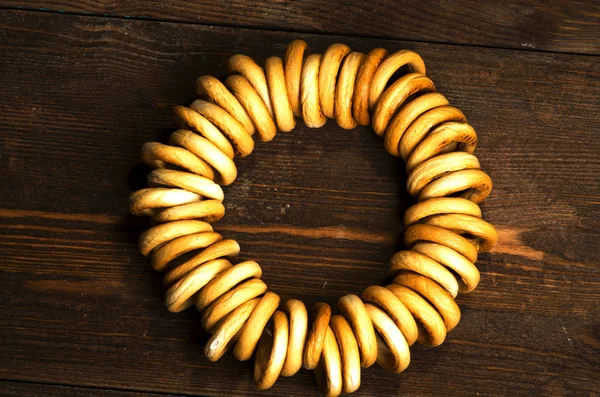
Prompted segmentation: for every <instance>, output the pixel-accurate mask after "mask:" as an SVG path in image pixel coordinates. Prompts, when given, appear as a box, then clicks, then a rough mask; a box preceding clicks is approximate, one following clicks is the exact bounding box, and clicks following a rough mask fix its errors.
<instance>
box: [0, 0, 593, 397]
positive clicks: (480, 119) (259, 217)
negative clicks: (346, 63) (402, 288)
mask: <svg viewBox="0 0 600 397" xmlns="http://www.w3.org/2000/svg"><path fill="white" fill-rule="evenodd" d="M0 15H1V20H2V21H3V23H2V25H1V29H2V30H1V31H0V37H2V46H0V70H1V71H2V73H0V79H1V80H0V84H1V86H2V87H3V95H2V96H1V97H0V131H2V134H0V167H1V169H2V170H3V172H2V173H0V185H1V186H3V189H0V203H1V204H0V208H1V210H0V225H1V226H0V233H1V234H2V237H1V238H0V246H1V252H2V255H1V256H0V272H1V275H0V289H1V290H2V291H3V295H2V296H3V300H2V303H0V357H2V358H3V359H2V360H0V378H2V379H6V380H20V381H32V382H42V383H61V384H71V385H76V386H82V387H99V388H101V387H109V388H113V389H134V390H140V391H151V392H164V393H173V394H180V393H184V394H189V395H198V394H205V395H228V396H241V395H265V396H269V395H271V396H280V395H291V394H293V395H297V396H309V395H311V396H312V395H317V394H316V391H315V390H316V389H315V388H314V385H313V380H312V377H311V375H310V374H309V373H308V372H307V371H302V372H301V373H300V374H298V375H296V376H294V377H293V378H290V379H280V380H279V381H278V382H277V384H276V386H275V387H274V388H273V389H272V390H270V391H267V392H258V391H257V390H255V388H254V386H253V385H252V377H251V364H250V363H240V362H237V361H236V360H234V359H233V357H232V356H231V355H226V356H225V357H224V358H223V359H222V360H221V361H220V362H218V363H209V362H208V361H207V360H206V359H205V358H204V357H203V356H202V352H201V347H202V343H203V342H204V341H205V340H206V339H207V335H206V334H205V333H204V332H202V331H201V329H200V326H199V315H198V313H197V312H195V311H192V310H190V311H187V312H185V313H182V314H170V313H168V312H167V311H166V309H165V308H164V307H163V305H162V301H161V294H162V292H163V287H162V285H161V280H160V276H159V275H158V274H156V273H154V272H153V271H152V270H151V269H150V267H149V266H148V263H147V261H146V260H145V258H143V257H141V255H140V254H138V253H137V248H136V239H137V236H138V234H139V233H140V232H141V231H142V230H143V229H144V228H145V226H146V225H147V223H146V221H145V220H143V219H137V218H133V217H131V216H129V215H127V208H126V197H127V195H128V194H129V193H130V192H131V191H132V190H133V189H135V188H137V187H139V186H141V184H142V182H143V177H144V175H145V172H146V170H145V168H144V167H140V166H139V149H140V146H141V144H142V143H143V142H145V141H148V140H153V139H156V138H160V139H163V140H164V138H165V137H166V136H167V134H168V133H169V131H171V130H172V127H171V124H170V121H169V117H168V115H167V114H166V113H165V112H163V111H162V110H161V109H163V108H165V107H166V106H168V105H171V104H178V103H188V102H189V101H191V100H192V99H193V90H192V84H193V82H194V80H195V78H196V77H197V76H198V75H200V74H205V73H207V74H215V75H217V76H222V75H223V65H224V63H225V61H226V60H227V58H228V57H229V56H230V55H231V54H234V53H238V52H241V53H246V54H248V55H251V56H253V57H255V59H256V60H257V61H259V62H263V61H264V59H265V58H266V57H267V56H270V55H273V54H280V55H282V54H283V53H284V50H285V46H286V44H287V43H288V42H289V41H290V40H292V39H293V38H297V37H302V38H304V39H305V40H307V41H308V42H309V44H310V45H311V48H312V49H313V50H314V51H323V50H324V49H325V48H326V47H327V46H328V45H329V44H331V43H333V42H335V41H343V42H345V43H347V44H348V45H350V46H351V47H352V48H354V49H358V50H362V51H366V50H368V49H370V48H373V47H375V46H381V45H382V44H385V45H386V47H387V48H388V49H389V50H392V51H393V50H397V49H400V48H410V49H414V50H416V51H418V52H419V53H421V54H422V56H423V58H424V59H425V61H426V63H427V66H428V74H429V75H430V76H431V77H432V79H433V80H434V81H435V82H436V85H437V87H438V89H439V91H440V92H443V93H445V94H446V95H447V96H448V97H449V99H450V100H451V102H452V103H453V104H456V106H458V107H459V108H461V109H462V110H464V111H465V113H466V115H467V117H469V120H470V122H471V123H472V124H473V125H474V126H475V128H476V129H477V131H478V133H479V137H480V147H479V148H478V150H477V153H478V155H479V157H480V159H481V162H482V164H483V166H484V168H485V169H486V170H487V171H488V172H489V173H490V175H491V176H492V178H493V179H494V183H495V189H494V192H493V194H492V196H491V197H490V199H489V200H488V201H487V202H486V203H485V204H484V205H483V210H484V213H485V216H486V219H488V220H489V221H491V222H492V223H493V224H495V225H496V226H497V227H498V229H499V231H500V234H501V240H500V243H499V245H498V246H497V248H496V252H494V253H492V254H484V255H481V258H480V261H479V263H478V264H479V267H480V269H481V270H482V282H481V285H480V287H479V289H478V290H477V291H476V292H475V293H473V294H471V295H467V296H461V297H460V299H459V304H460V305H461V307H462V310H463V319H462V322H461V324H460V325H459V326H458V327H457V329H456V330H455V331H453V332H452V333H451V334H450V335H449V339H448V341H447V343H445V344H444V345H442V346H441V347H439V348H436V349H427V348H421V347H416V348H415V349H414V350H413V359H412V364H411V366H410V367H409V369H408V370H407V371H406V372H404V373H403V374H400V375H390V374H386V373H384V372H383V371H382V370H381V369H379V368H376V367H373V368H370V369H367V370H365V374H364V375H363V386H362V387H361V389H360V390H359V392H358V393H357V394H356V395H358V396H361V395H380V396H398V395H407V396H408V395H414V394H418V395H431V396H441V395H473V394H475V393H480V394H483V395H507V394H511V395H523V396H525V395H533V394H546V395H548V394H551V395H562V394H584V393H585V394H589V395H593V393H595V392H597V391H598V390H599V389H600V380H599V379H598V377H597V374H598V371H599V370H600V360H599V357H600V356H599V355H598V349H599V348H600V341H599V338H600V329H599V326H600V324H599V323H598V318H600V317H599V315H600V306H599V303H598V302H599V298H600V288H599V287H600V269H599V268H598V265H597V259H598V258H599V257H600V247H599V246H598V244H597V242H598V230H600V221H599V219H600V206H599V205H598V204H599V203H600V198H599V191H600V190H599V175H600V160H599V158H598V153H600V143H599V141H598V139H597V137H598V134H599V133H600V131H599V125H598V118H597V115H598V107H599V103H598V98H599V94H600V67H599V65H598V62H597V61H596V58H594V57H589V56H574V55H561V54H548V53H538V52H523V51H510V50H497V49H486V48H476V47H464V46H449V45H433V44H424V43H407V42H401V41H387V42H385V43H382V42H381V40H373V39H358V38H341V37H327V36H320V35H308V34H306V35H299V34H290V33H283V32H270V31H259V30H244V29H239V28H215V27H205V26H195V25H182V24H173V23H158V22H143V21H134V20H122V19H114V18H113V19H111V18H94V17H81V16H73V15H57V14H50V13H30V12H19V11H4V12H1V13H0ZM237 164H238V165H239V169H240V176H239V179H238V180H237V181H236V183H234V184H233V185H232V186H231V187H229V188H227V189H226V202H225V203H226V207H227V214H226V217H225V218H224V219H223V220H222V221H221V222H219V223H218V224H217V225H216V229H217V231H222V232H223V233H224V235H226V236H227V237H233V238H236V239H238V240H239V241H240V244H241V246H242V250H243V251H242V255H241V256H240V258H242V259H245V258H253V259H256V260H257V261H258V262H259V263H261V265H262V266H263V269H264V274H265V275H264V279H265V280H266V282H267V283H268V284H269V285H270V286H271V287H272V288H273V290H274V291H275V292H277V293H279V294H280V295H281V296H282V297H284V298H287V297H297V298H300V299H303V300H304V301H305V302H306V303H308V304H311V303H314V302H316V301H319V300H322V301H325V302H329V303H331V304H335V302H336V300H337V298H339V297H340V296H341V295H342V294H345V293H350V292H354V293H358V292H360V291H361V290H362V289H363V288H364V287H366V286H368V285H370V284H373V283H377V284H380V283H382V282H384V280H386V279H388V280H389V274H388V272H387V262H388V260H389V258H390V256H391V254H392V253H393V252H394V250H395V249H397V248H398V247H399V246H401V244H400V243H399V241H400V239H399V238H400V236H401V233H402V227H401V218H400V217H401V214H402V212H403V211H404V209H405V208H406V207H407V206H408V205H410V203H411V200H410V199H409V198H408V197H407V194H406V193H405V190H404V182H405V177H404V171H403V164H402V163H401V162H400V161H397V160H395V159H392V158H390V156H388V155H387V154H386V153H385V151H384V149H383V147H382V145H381V141H380V139H379V138H377V137H376V136H375V135H374V134H373V133H372V132H370V131H369V129H366V128H359V129H356V130H354V131H351V132H347V131H343V130H341V129H339V128H338V127H336V126H335V124H334V123H333V122H331V121H329V122H328V123H327V125H326V126H325V127H324V128H322V129H320V130H310V129H308V128H306V127H304V126H301V125H300V126H298V127H297V128H296V130H295V131H294V132H293V133H288V134H280V135H279V136H278V137H277V138H276V139H275V140H274V141H273V142H271V143H269V144H257V147H256V151H255V153H254V154H253V155H252V156H249V157H247V158H245V159H241V160H238V161H237Z"/></svg>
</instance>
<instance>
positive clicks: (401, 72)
mask: <svg viewBox="0 0 600 397" xmlns="http://www.w3.org/2000/svg"><path fill="white" fill-rule="evenodd" d="M409 73H413V70H412V69H411V68H410V66H408V65H404V66H402V67H400V68H399V69H397V70H396V71H395V72H394V73H393V74H392V75H391V76H390V79H389V80H388V82H387V84H386V85H385V89H384V92H385V90H387V89H388V88H389V86H391V85H392V84H394V83H395V82H396V81H397V80H398V79H400V78H401V77H403V76H406V75H407V74H409Z"/></svg>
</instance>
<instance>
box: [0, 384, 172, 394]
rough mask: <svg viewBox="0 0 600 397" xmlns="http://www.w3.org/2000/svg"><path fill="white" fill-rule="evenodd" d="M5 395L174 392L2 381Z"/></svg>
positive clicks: (2, 389) (1, 386)
mask: <svg viewBox="0 0 600 397" xmlns="http://www.w3.org/2000/svg"><path fill="white" fill-rule="evenodd" d="M0 393H1V394H2V396H3V397H65V396H69V397H157V396H162V397H172V396H173V395H172V394H164V393H161V394H154V393H140V392H135V391H123V390H108V389H93V388H84V387H74V386H64V385H48V384H43V383H28V382H7V381H0Z"/></svg>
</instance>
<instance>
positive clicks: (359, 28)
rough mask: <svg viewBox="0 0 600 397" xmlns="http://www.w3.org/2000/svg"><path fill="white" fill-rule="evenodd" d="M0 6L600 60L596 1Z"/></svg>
mask: <svg viewBox="0 0 600 397" xmlns="http://www.w3.org/2000/svg"><path fill="white" fill-rule="evenodd" d="M0 4H3V5H4V6H5V7H8V8H14V9H26V10H41V11H57V12H63V13H65V12H66V13H75V14H88V15H89V14H93V15H99V16H106V17H121V18H136V19H146V20H161V21H180V22H189V23H202V24H213V25H221V26H237V27H252V28H259V29H265V28H268V29H278V30H286V31H292V32H304V33H328V34H342V35H350V36H361V37H379V38H390V39H401V40H412V41H428V42H435V43H454V44H476V45H481V46H491V47H501V48H519V49H529V50H538V51H539V50H542V51H556V52H572V53H582V54H596V55H600V40H599V39H598V38H599V37H600V3H599V2H598V1H596V0H552V1H547V0H507V1H481V0H460V1H455V0H436V1H432V0H428V1H423V0H404V1H397V0H379V1H348V0H328V1H322V0H303V1H290V0H277V1H273V0H256V1H254V0H253V1H247V0H197V1H188V0H102V1H92V0H88V1H81V0H2V1H0Z"/></svg>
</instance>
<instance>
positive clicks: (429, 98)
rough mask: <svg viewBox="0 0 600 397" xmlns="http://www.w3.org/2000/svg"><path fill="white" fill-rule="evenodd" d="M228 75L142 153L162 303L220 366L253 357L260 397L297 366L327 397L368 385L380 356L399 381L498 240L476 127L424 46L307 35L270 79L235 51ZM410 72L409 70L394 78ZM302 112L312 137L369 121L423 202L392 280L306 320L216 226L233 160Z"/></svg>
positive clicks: (147, 249)
mask: <svg viewBox="0 0 600 397" xmlns="http://www.w3.org/2000/svg"><path fill="white" fill-rule="evenodd" d="M228 69H229V73H230V75H229V77H227V78H226V79H225V80H224V81H220V80H218V79H216V78H214V77H212V76H202V77H200V78H198V80H197V87H196V88H197V93H198V95H199V98H200V99H197V100H196V101H194V102H192V104H191V105H189V107H184V106H175V107H174V108H173V119H174V121H175V124H176V125H177V127H178V129H177V130H176V131H175V132H173V134H171V136H170V138H169V142H168V144H162V143H158V142H149V143H146V144H145V145H144V146H143V147H142V159H143V161H144V162H145V163H146V164H147V165H149V166H150V167H152V168H154V170H153V171H152V172H151V173H150V174H149V175H148V186H149V187H148V188H147V189H141V190H138V191H136V192H134V193H133V194H132V195H131V196H130V210H131V213H132V214H134V215H140V216H149V217H151V218H152V220H153V221H154V224H155V226H153V227H152V228H150V229H149V230H147V231H146V232H144V233H143V234H142V235H141V237H140V240H139V248H140V252H141V253H142V254H143V255H145V256H148V257H150V262H151V264H152V267H153V268H154V269H156V270H158V271H163V272H165V276H164V284H165V286H166V288H167V292H166V295H165V304H166V306H167V308H168V309H169V310H170V311H172V312H179V311H182V310H185V309H187V308H189V307H190V306H196V308H197V309H198V310H199V311H200V312H201V313H202V317H201V322H202V326H203V328H204V329H205V330H206V331H207V332H209V333H210V335H211V336H210V338H209V340H208V342H207V343H206V346H205V347H204V352H205V354H206V356H207V357H208V359H209V360H211V361H216V360H218V359H219V358H221V357H222V356H223V354H224V353H225V352H226V351H227V350H232V351H233V354H234V356H235V357H236V358H237V359H239V360H241V361H245V360H249V359H250V358H251V357H252V356H253V355H254V357H255V364H254V382H255V384H256V386H257V387H258V388H259V389H267V388H270V387H271V386H273V384H274V383H275V381H276V380H277V378H278V377H279V376H292V375H294V374H295V373H296V372H298V371H299V370H300V368H301V367H304V368H305V369H309V370H314V373H315V377H316V380H317V383H318V384H319V386H320V388H321V390H322V391H323V393H324V394H326V395H327V396H337V395H339V394H340V393H342V392H343V393H351V392H353V391H355V390H357V389H358V388H359V387H360V378H361V370H362V368H367V367H369V366H371V365H373V364H374V363H375V362H377V363H378V364H379V365H380V366H381V367H382V368H384V369H385V370H386V371H390V372H395V373H397V372H402V371H404V370H405V369H406V368H407V366H408V365H409V362H410V350H409V346H411V345H412V344H414V343H415V342H419V343H421V344H424V345H427V346H438V345H440V344H441V343H442V342H444V340H445V338H446V334H447V332H449V331H451V330H452V329H453V328H454V327H456V325H457V324H458V322H459V320H460V309H459V307H458V306H457V304H456V302H455V300H454V299H455V298H456V296H457V294H458V293H459V292H460V293H468V292H471V291H473V290H474V289H475V288H476V287H477V284H478V283H479V271H478V269H477V267H476V266H475V262H476V260H477V255H478V253H479V252H481V251H489V250H490V249H491V247H492V246H493V245H494V243H495V242H496V240H497V233H496V230H495V229H494V227H493V226H492V225H490V224H489V223H488V222H486V221H484V220H483V219H482V215H481V209H480V207H479V205H478V204H479V203H480V202H482V201H483V200H484V199H485V198H486V197H487V196H488V195H489V193H490V191H491V189H492V181H491V179H490V177H489V176H488V175H487V174H486V173H485V172H483V171H482V170H481V169H480V165H479V161H478V160H477V158H476V157H475V156H474V155H473V152H474V150H475V147H476V145H477V134H476V133H475V130H474V129H473V127H471V126H470V125H469V124H468V123H467V119H466V117H465V115H464V114H463V113H462V112H461V111H460V110H458V109H457V108H455V107H453V106H451V105H450V103H449V102H448V100H447V99H446V98H445V97H444V96H443V95H442V94H440V93H438V92H436V88H435V85H434V84H433V82H432V81H431V80H430V79H429V78H428V77H426V75H425V64H424V62H423V60H422V59H421V57H420V56H419V55H418V54H416V53H415V52H413V51H406V50H403V51H398V52H396V53H393V54H388V53H387V51H386V50H384V49H382V48H376V49H374V50H372V51H371V52H369V53H368V54H363V53H360V52H352V51H351V49H350V48H349V47H348V46H346V45H344V44H333V45H331V46H330V47H329V48H328V49H327V51H325V53H324V54H323V55H320V54H310V55H308V54H307V45H306V43H305V42H304V41H301V40H296V41H293V42H292V43H290V44H289V46H288V48H287V52H286V54H285V59H284V60H282V59H281V58H279V57H271V58H269V59H267V60H266V63H265V68H264V70H263V68H262V67H260V66H259V65H258V64H257V63H256V62H254V61H253V60H252V59H251V58H250V57H247V56H245V55H234V56H232V57H231V58H230V59H229V62H228ZM400 69H402V70H405V69H408V73H406V74H404V75H402V76H400V77H399V78H397V79H396V80H395V81H391V79H392V76H393V75H394V74H398V73H397V72H398V71H399V70H400ZM298 117H301V118H302V119H303V120H304V123H305V124H306V125H307V126H309V127H311V128H319V127H321V126H323V125H324V124H325V122H326V120H327V118H332V119H333V118H335V120H336V122H337V123H338V125H339V126H340V127H342V128H345V129H351V128H354V127H356V126H357V125H359V124H360V125H369V124H370V125H371V126H372V127H373V130H374V131H375V133H376V134H377V135H379V136H381V137H382V138H383V143H384V146H385V148H386V150H387V151H388V152H389V153H390V154H391V155H393V156H397V157H402V159H403V160H404V161H405V163H406V171H407V174H408V180H407V189H408V191H409V193H410V194H411V195H412V196H413V197H414V198H415V199H416V201H417V203H416V204H415V205H413V206H412V207H410V208H409V209H408V210H407V211H406V213H405V216H404V223H405V226H406V232H405V235H404V242H405V244H406V246H407V248H408V250H403V251H400V252H398V253H396V254H395V255H394V256H393V257H392V258H391V262H390V270H391V271H392V272H393V273H394V274H395V278H394V279H393V284H390V285H388V286H385V287H382V286H375V285H374V286H370V287H368V288H366V289H365V290H364V291H363V292H362V293H361V294H360V296H359V295H354V294H349V295H346V296H343V297H341V298H340V299H339V301H338V305H337V312H338V313H337V314H334V313H333V311H332V308H331V307H330V306H329V305H328V304H326V303H317V304H316V305H314V306H313V307H312V308H311V310H310V311H308V310H307V309H306V307H305V305H304V304H303V303H302V302H301V301H299V300H296V299H290V300H287V301H285V302H281V300H280V297H279V296H278V295H277V294H276V293H275V292H272V291H270V290H269V289H268V287H267V285H266V284H265V283H264V282H263V281H262V280H261V276H262V269H261V267H260V266H259V264H258V263H256V262H255V261H245V262H241V263H237V264H233V263H232V262H233V261H234V258H235V257H236V255H237V254H238V253H239V252H240V246H239V244H238V243H237V242H236V241H235V240H231V239H225V238H224V237H223V236H222V235H221V234H219V233H217V232H215V231H214V230H213V227H212V225H211V224H212V223H214V222H216V221H218V220H219V219H221V218H222V217H223V216H224V214H225V207H224V206H223V204H222V201H223V198H224V195H223V190H222V189H221V186H224V185H229V184H231V183H232V182H233V181H234V180H235V179H236V176H237V168H236V165H235V163H234V158H235V156H239V157H245V156H247V155H249V154H250V153H252V150H253V148H254V141H255V139H258V140H260V141H263V142H268V141H270V140H272V139H273V138H274V137H275V136H276V134H277V131H284V132H288V131H291V130H293V129H294V127H295V125H296V118H298Z"/></svg>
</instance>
